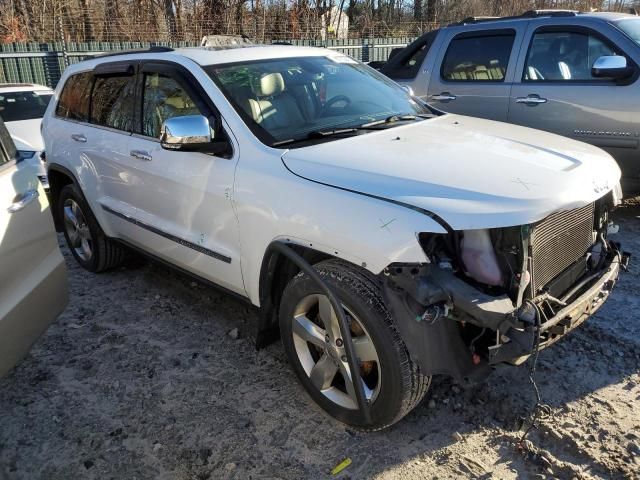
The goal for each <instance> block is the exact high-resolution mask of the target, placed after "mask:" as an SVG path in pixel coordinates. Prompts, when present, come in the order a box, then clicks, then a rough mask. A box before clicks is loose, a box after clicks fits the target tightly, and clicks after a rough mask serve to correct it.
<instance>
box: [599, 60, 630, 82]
mask: <svg viewBox="0 0 640 480" xmlns="http://www.w3.org/2000/svg"><path fill="white" fill-rule="evenodd" d="M632 72H633V69H632V68H630V67H629V66H628V64H627V57H623V56H622V55H604V56H602V57H599V58H598V59H597V60H596V61H595V62H593V67H592V68H591V75H593V76H594V77H596V78H603V77H604V78H615V79H622V78H626V77H628V76H629V75H631V73H632Z"/></svg>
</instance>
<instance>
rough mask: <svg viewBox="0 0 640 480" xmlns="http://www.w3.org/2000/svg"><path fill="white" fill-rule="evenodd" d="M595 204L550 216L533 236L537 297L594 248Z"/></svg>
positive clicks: (534, 291) (535, 228)
mask: <svg viewBox="0 0 640 480" xmlns="http://www.w3.org/2000/svg"><path fill="white" fill-rule="evenodd" d="M593 214H594V204H593V203H591V204H589V205H586V206H584V207H581V208H576V209H574V210H568V211H566V212H558V213H554V214H551V215H549V216H548V217H547V218H545V219H544V220H543V221H542V222H540V223H539V224H537V225H535V226H534V227H533V231H532V233H531V259H532V271H531V282H532V283H531V284H532V287H533V293H534V295H535V294H537V293H538V292H539V291H540V289H541V288H543V287H544V286H545V285H547V283H549V282H550V281H551V280H553V279H554V278H555V277H556V276H558V275H559V274H560V273H561V272H562V271H563V270H564V269H565V268H567V267H568V266H569V265H571V264H572V263H574V262H575V261H576V260H578V259H579V258H580V257H582V256H583V255H584V254H585V253H586V252H587V250H588V249H589V247H590V246H591V245H592V244H593Z"/></svg>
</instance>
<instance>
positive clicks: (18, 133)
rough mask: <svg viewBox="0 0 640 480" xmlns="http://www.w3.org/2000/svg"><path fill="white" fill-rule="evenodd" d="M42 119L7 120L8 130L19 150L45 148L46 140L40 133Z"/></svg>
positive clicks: (37, 150)
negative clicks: (44, 140)
mask: <svg viewBox="0 0 640 480" xmlns="http://www.w3.org/2000/svg"><path fill="white" fill-rule="evenodd" d="M40 123H42V119H40V118H34V119H32V120H20V121H17V122H5V125H6V127H7V130H9V133H10V134H11V137H12V138H13V141H14V142H15V144H16V148H17V149H18V150H33V151H36V152H39V151H41V150H44V142H43V141H42V135H41V134H40Z"/></svg>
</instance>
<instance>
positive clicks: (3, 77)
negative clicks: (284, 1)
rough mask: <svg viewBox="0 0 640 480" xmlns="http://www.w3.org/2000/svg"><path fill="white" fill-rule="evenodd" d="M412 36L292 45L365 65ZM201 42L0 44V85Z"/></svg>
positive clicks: (41, 80)
mask: <svg viewBox="0 0 640 480" xmlns="http://www.w3.org/2000/svg"><path fill="white" fill-rule="evenodd" d="M412 40H413V37H391V38H361V39H357V38H350V39H346V40H331V39H329V40H320V39H318V40H295V39H289V40H288V42H289V43H291V44H293V45H304V46H316V47H325V48H328V49H331V50H338V51H340V52H342V53H345V54H347V55H350V56H352V57H353V58H356V59H358V60H361V61H364V62H372V61H379V60H386V59H387V58H388V57H389V54H390V53H391V50H392V49H394V48H397V47H403V46H405V45H407V44H408V43H410V42H411V41H412ZM199 44H200V42H153V43H151V42H80V43H63V42H55V43H10V44H0V83H38V84H41V85H48V86H50V87H55V85H56V84H57V83H58V80H59V79H60V76H61V75H62V72H63V71H64V69H65V68H66V67H67V65H70V64H73V63H77V62H79V61H82V60H85V59H87V58H89V57H91V56H93V55H96V54H100V53H106V52H112V51H118V50H133V49H140V48H149V47H151V46H153V45H163V46H172V47H174V48H180V47H193V46H197V45H199Z"/></svg>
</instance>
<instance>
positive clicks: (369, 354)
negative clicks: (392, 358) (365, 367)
mask: <svg viewBox="0 0 640 480" xmlns="http://www.w3.org/2000/svg"><path fill="white" fill-rule="evenodd" d="M353 346H354V348H355V350H356V357H358V360H360V361H361V362H377V361H378V355H377V354H376V349H375V347H374V346H373V342H372V341H371V339H370V338H369V337H367V336H366V335H363V336H361V337H355V338H353Z"/></svg>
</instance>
